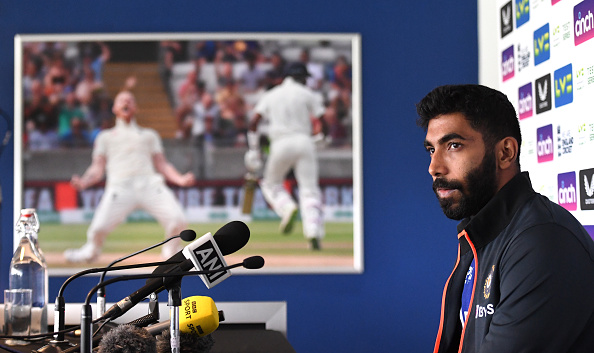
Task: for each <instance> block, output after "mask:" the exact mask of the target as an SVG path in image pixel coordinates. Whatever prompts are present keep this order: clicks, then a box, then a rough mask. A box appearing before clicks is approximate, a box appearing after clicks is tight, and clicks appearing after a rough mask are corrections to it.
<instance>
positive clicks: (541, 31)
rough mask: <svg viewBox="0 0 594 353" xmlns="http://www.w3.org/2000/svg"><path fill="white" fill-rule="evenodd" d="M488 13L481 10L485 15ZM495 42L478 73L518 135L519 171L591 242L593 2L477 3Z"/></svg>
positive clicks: (593, 208)
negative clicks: (510, 107)
mask: <svg viewBox="0 0 594 353" xmlns="http://www.w3.org/2000/svg"><path fill="white" fill-rule="evenodd" d="M487 7H488V10H487ZM484 9H485V11H486V12H487V13H489V15H488V16H490V17H491V18H492V19H494V20H491V21H488V20H487V15H485V16H483V17H482V19H485V20H486V21H484V22H483V21H481V25H482V28H483V30H484V32H485V33H487V32H490V33H491V35H493V36H494V37H495V40H493V41H489V40H488V41H486V42H485V43H487V44H486V45H485V47H489V46H492V47H493V48H494V49H488V48H485V50H490V51H489V53H485V55H484V56H481V58H482V59H485V60H484V61H483V62H481V67H482V68H483V69H485V70H488V71H490V72H491V73H496V76H490V77H489V78H487V77H484V76H483V77H482V78H481V80H482V81H483V82H485V84H487V85H490V86H492V87H495V88H499V89H500V90H501V91H503V92H504V93H505V94H506V95H507V96H508V98H509V99H510V101H511V102H512V103H513V104H514V106H515V107H516V110H517V112H518V118H519V119H520V126H521V129H522V139H523V142H522V147H521V159H520V162H521V164H522V169H523V170H527V171H529V172H530V177H531V180H532V184H533V186H534V188H535V189H536V190H537V191H538V192H539V193H541V194H543V195H545V196H547V197H548V198H549V199H550V200H552V201H554V202H556V203H558V204H559V205H561V206H563V207H564V208H565V209H567V210H569V211H570V212H571V213H572V214H573V215H574V216H575V217H576V218H577V219H578V220H579V221H580V222H581V223H582V224H583V225H584V226H585V227H586V229H587V230H588V232H589V233H590V235H591V236H593V237H594V159H593V158H592V153H593V152H594V115H593V114H592V111H593V108H594V99H593V98H594V40H591V39H592V38H593V37H594V0H583V1H576V0H573V1H572V0H513V1H501V0H498V1H494V2H490V3H489V5H485V6H484Z"/></svg>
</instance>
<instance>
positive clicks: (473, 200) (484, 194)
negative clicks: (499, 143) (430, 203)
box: [433, 151, 497, 221]
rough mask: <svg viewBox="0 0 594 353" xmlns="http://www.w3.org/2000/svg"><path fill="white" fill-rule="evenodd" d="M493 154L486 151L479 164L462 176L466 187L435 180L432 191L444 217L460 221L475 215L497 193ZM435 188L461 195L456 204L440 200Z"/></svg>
mask: <svg viewBox="0 0 594 353" xmlns="http://www.w3.org/2000/svg"><path fill="white" fill-rule="evenodd" d="M495 174H496V163H495V154H494V153H493V152H490V151H487V152H486V153H485V156H484V157H483V161H482V162H481V164H480V165H479V166H478V167H476V168H475V169H473V170H471V171H469V172H468V173H467V174H466V175H465V176H464V181H465V182H466V187H464V185H462V183H461V182H460V181H456V180H452V181H448V180H445V179H441V178H437V179H435V181H434V182H433V191H434V192H435V194H436V195H437V199H438V201H439V205H440V206H441V209H442V210H443V213H444V214H445V215H446V217H448V218H450V219H454V220H457V221H459V220H461V219H463V218H466V217H470V216H473V215H476V214H477V213H478V212H479V211H480V210H481V209H482V208H483V207H484V206H485V205H486V204H487V202H489V200H491V198H492V197H493V196H494V195H495V192H496V191H497V180H496V175H495ZM437 188H444V189H457V190H458V191H460V192H461V193H462V197H461V198H460V199H459V200H458V204H457V205H454V200H453V199H452V198H444V199H442V198H440V197H439V194H438V193H437Z"/></svg>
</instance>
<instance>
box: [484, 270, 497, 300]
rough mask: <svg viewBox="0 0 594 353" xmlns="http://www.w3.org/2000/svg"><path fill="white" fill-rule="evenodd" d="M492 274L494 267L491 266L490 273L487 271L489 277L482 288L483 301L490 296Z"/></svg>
mask: <svg viewBox="0 0 594 353" xmlns="http://www.w3.org/2000/svg"><path fill="white" fill-rule="evenodd" d="M493 272H495V265H493V266H491V271H489V275H488V276H487V279H486V280H485V285H484V286H483V296H484V297H485V299H489V296H490V295H491V283H492V282H493Z"/></svg>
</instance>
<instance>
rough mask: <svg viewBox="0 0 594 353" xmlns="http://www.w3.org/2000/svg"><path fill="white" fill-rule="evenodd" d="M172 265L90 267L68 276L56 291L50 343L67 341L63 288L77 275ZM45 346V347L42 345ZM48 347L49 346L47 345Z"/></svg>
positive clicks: (168, 263) (160, 262)
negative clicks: (65, 337)
mask: <svg viewBox="0 0 594 353" xmlns="http://www.w3.org/2000/svg"><path fill="white" fill-rule="evenodd" d="M165 265H167V266H172V265H174V263H171V262H168V261H159V262H149V263H144V264H132V265H124V266H111V267H99V268H90V269H86V270H83V271H80V272H78V273H75V274H74V275H72V276H70V277H69V278H68V279H66V281H64V283H62V286H61V287H60V290H59V291H58V296H57V297H56V302H55V308H54V312H55V313H54V340H52V341H51V342H50V343H51V344H56V343H57V344H60V343H67V342H66V341H65V339H64V327H65V323H64V321H65V313H66V302H65V301H64V290H66V286H67V285H68V284H70V282H72V281H73V280H75V279H77V278H78V277H82V276H84V275H87V274H91V273H98V272H104V271H118V270H128V269H133V268H142V267H153V266H165ZM44 348H46V347H44ZM47 348H48V349H49V348H51V347H47Z"/></svg>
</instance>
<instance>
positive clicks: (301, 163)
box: [245, 63, 327, 250]
mask: <svg viewBox="0 0 594 353" xmlns="http://www.w3.org/2000/svg"><path fill="white" fill-rule="evenodd" d="M308 76H309V73H308V71H307V68H306V67H305V65H303V64H301V63H295V64H292V65H291V66H290V67H289V68H288V70H287V77H286V78H285V79H284V80H283V82H282V83H281V84H279V85H278V86H276V87H274V88H272V89H270V90H269V91H268V92H266V93H265V94H264V95H263V96H262V98H261V99H260V100H259V101H258V103H257V104H256V106H255V107H254V113H255V114H254V117H253V118H252V121H251V122H250V126H249V131H248V136H247V138H248V146H249V150H248V151H247V152H246V155H245V165H246V168H247V169H248V171H250V172H254V171H257V170H259V169H260V168H261V166H262V159H261V155H260V151H259V135H258V133H257V130H258V124H259V123H260V121H261V120H262V119H266V120H268V123H269V125H268V137H269V139H270V155H269V156H268V160H267V162H266V166H265V167H264V172H263V177H262V180H261V182H260V187H261V189H262V194H263V195H264V198H265V199H266V201H267V202H268V203H269V204H270V206H271V207H272V209H273V210H274V212H276V214H278V215H279V216H280V217H281V223H280V232H281V233H285V234H286V233H289V232H291V230H292V227H293V222H294V220H295V217H296V216H297V212H298V208H297V203H296V202H295V200H294V199H293V197H292V196H291V194H290V193H289V192H287V190H285V188H284V186H283V183H284V180H285V177H286V176H287V173H288V172H289V171H290V170H291V168H293V171H294V174H295V179H296V180H297V186H298V192H299V195H298V196H299V209H300V211H301V219H302V222H303V234H304V236H305V237H306V238H307V239H308V240H309V241H310V243H311V248H312V249H313V250H319V249H320V241H321V239H322V238H324V236H325V227H324V213H323V207H322V200H321V191H320V187H319V182H318V161H317V155H316V144H315V142H314V140H315V138H314V137H313V136H312V120H311V119H312V118H314V119H315V118H317V119H320V122H321V126H322V134H323V135H325V133H326V131H327V125H326V123H325V121H324V117H323V116H324V113H325V107H324V105H323V101H322V99H321V97H319V96H316V94H315V93H314V92H313V91H312V90H311V89H309V88H308V87H307V86H306V85H305V80H306V79H307V77H308Z"/></svg>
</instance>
